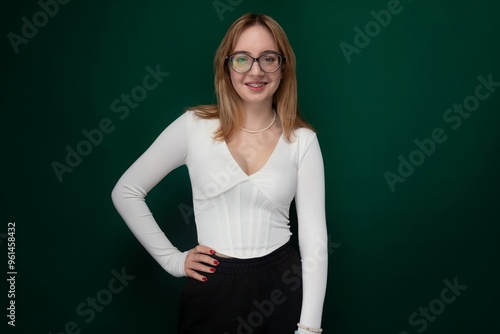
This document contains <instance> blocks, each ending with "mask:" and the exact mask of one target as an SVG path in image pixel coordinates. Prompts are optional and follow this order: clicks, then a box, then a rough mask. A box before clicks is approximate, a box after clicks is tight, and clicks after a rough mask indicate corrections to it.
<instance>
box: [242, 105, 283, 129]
mask: <svg viewBox="0 0 500 334" xmlns="http://www.w3.org/2000/svg"><path fill="white" fill-rule="evenodd" d="M273 111H274V117H273V120H272V121H271V124H269V125H268V126H266V127H265V128H264V129H261V130H247V129H245V128H242V127H240V129H241V130H243V131H245V132H248V133H261V132H264V131H266V130H267V129H269V128H270V127H271V126H273V124H274V121H275V120H276V110H274V109H273Z"/></svg>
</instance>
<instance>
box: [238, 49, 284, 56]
mask: <svg viewBox="0 0 500 334" xmlns="http://www.w3.org/2000/svg"><path fill="white" fill-rule="evenodd" d="M269 52H273V53H274V52H275V53H279V52H278V51H276V50H264V51H262V52H261V53H260V56H262V55H263V54H265V53H269ZM233 53H245V54H247V55H249V56H251V55H252V54H251V53H250V52H248V51H244V50H235V51H234V52H233Z"/></svg>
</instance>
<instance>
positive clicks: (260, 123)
mask: <svg viewBox="0 0 500 334" xmlns="http://www.w3.org/2000/svg"><path fill="white" fill-rule="evenodd" d="M273 118H274V111H273V108H272V105H271V103H266V104H258V105H251V106H249V105H245V106H244V109H243V125H242V127H243V128H245V129H248V130H260V129H263V128H265V127H266V126H268V125H269V123H270V122H271V121H272V120H273Z"/></svg>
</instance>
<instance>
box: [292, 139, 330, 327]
mask: <svg viewBox="0 0 500 334" xmlns="http://www.w3.org/2000/svg"><path fill="white" fill-rule="evenodd" d="M309 134H310V135H309V136H307V140H306V141H305V143H304V142H302V143H300V144H299V145H300V150H301V151H302V152H303V153H302V154H301V155H300V159H301V160H300V161H299V168H298V181H297V193H296V195H295V205H296V208H297V218H298V224H299V225H298V237H299V247H300V256H301V260H302V282H303V284H302V287H303V301H302V311H301V315H300V323H301V324H302V325H304V326H307V327H309V328H320V327H321V317H322V313H323V303H324V299H325V293H326V282H327V275H328V235H327V229H326V214H325V177H324V167H323V156H322V154H321V149H320V146H319V142H318V139H317V136H316V134H315V133H309ZM299 333H308V332H306V331H303V330H302V329H299Z"/></svg>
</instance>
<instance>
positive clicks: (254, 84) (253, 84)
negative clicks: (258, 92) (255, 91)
mask: <svg viewBox="0 0 500 334" xmlns="http://www.w3.org/2000/svg"><path fill="white" fill-rule="evenodd" d="M264 85H265V84H264V83H258V84H257V83H250V84H248V86H250V87H254V88H257V87H262V86H264Z"/></svg>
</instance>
